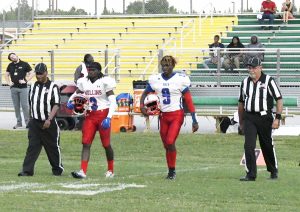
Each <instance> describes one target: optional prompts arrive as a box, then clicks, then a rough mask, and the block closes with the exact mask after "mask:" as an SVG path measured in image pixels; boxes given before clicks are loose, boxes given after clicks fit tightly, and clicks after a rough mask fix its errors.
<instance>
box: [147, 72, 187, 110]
mask: <svg viewBox="0 0 300 212" xmlns="http://www.w3.org/2000/svg"><path fill="white" fill-rule="evenodd" d="M190 84H191V81H190V78H189V77H188V76H187V75H186V74H184V73H174V75H173V76H172V77H171V78H169V79H166V78H165V77H163V75H162V74H157V75H153V76H150V78H149V86H150V87H151V89H152V90H151V89H150V90H149V89H148V91H152V92H156V94H157V96H158V97H159V100H160V106H161V111H162V112H171V111H176V110H180V109H183V106H182V92H183V91H185V90H186V89H188V88H189V87H190Z"/></svg>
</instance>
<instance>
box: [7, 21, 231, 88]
mask: <svg viewBox="0 0 300 212" xmlns="http://www.w3.org/2000/svg"><path fill="white" fill-rule="evenodd" d="M233 19H234V18H233V17H226V18H222V17H216V18H214V20H213V22H212V20H211V19H209V18H207V19H201V20H200V22H199V18H198V17H188V16H187V17H171V18H170V17H164V18H113V19H112V18H101V19H53V20H48V19H44V20H42V19H41V20H35V21H34V25H33V27H32V28H28V30H27V31H26V32H22V33H21V34H20V35H19V36H18V38H17V39H15V40H13V41H12V43H11V45H9V46H7V47H6V49H5V50H6V51H4V52H3V56H4V58H5V56H6V55H7V54H8V53H9V52H17V54H18V55H20V58H21V59H23V60H25V61H28V62H29V63H30V64H31V65H32V66H34V65H35V64H36V63H38V62H41V61H42V62H44V63H46V64H47V65H48V66H49V67H51V58H54V63H53V65H54V67H52V71H53V73H52V74H53V76H55V80H59V81H61V80H69V81H72V80H73V73H74V70H75V68H76V67H77V66H78V65H79V64H80V62H81V61H82V59H83V55H84V54H85V53H92V54H93V55H94V56H95V58H96V60H97V61H100V62H101V64H102V65H103V66H104V62H105V61H104V55H105V54H106V53H108V58H109V60H111V63H110V64H109V65H108V67H107V73H108V74H112V76H117V78H116V79H117V81H118V86H117V90H118V91H117V92H121V91H122V92H131V91H132V85H131V84H132V83H131V82H132V81H133V80H137V79H142V78H143V77H144V78H145V79H147V78H148V76H149V74H152V73H155V72H157V68H158V64H157V58H158V57H157V54H158V49H164V50H169V51H166V53H165V54H167V53H170V54H173V55H175V56H176V57H177V58H179V61H178V62H179V63H178V66H177V69H179V70H182V69H184V70H186V69H188V68H189V67H188V66H189V64H190V63H189V62H190V61H193V60H194V57H195V53H194V52H192V51H191V52H190V53H188V54H186V53H183V54H184V56H183V54H181V53H180V52H178V51H177V52H175V49H178V48H181V47H183V48H201V47H202V48H203V47H205V48H206V47H207V43H211V42H212V40H213V35H214V33H215V32H216V31H220V30H221V26H224V25H228V24H229V23H230V22H231V21H232V20H233ZM199 25H201V28H200V27H199ZM200 31H201V32H200ZM116 50H118V51H119V55H120V64H119V67H117V68H118V69H115V60H114V56H115V53H116ZM51 51H52V54H50V53H51ZM174 52H175V53H174ZM7 64H8V61H3V64H2V66H3V67H6V66H7ZM193 66H194V67H196V65H193ZM115 70H116V71H117V73H116V75H114V74H115Z"/></svg>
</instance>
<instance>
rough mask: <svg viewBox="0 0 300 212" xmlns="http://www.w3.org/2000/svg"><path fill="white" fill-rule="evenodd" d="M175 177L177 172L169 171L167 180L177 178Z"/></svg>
mask: <svg viewBox="0 0 300 212" xmlns="http://www.w3.org/2000/svg"><path fill="white" fill-rule="evenodd" d="M175 178H176V172H175V171H173V172H169V173H168V175H167V177H166V179H167V180H175Z"/></svg>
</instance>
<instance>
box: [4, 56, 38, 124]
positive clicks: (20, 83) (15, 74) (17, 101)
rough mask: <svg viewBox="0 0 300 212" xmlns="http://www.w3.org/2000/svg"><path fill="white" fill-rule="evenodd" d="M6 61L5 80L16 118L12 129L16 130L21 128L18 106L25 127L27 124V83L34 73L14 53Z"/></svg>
mask: <svg viewBox="0 0 300 212" xmlns="http://www.w3.org/2000/svg"><path fill="white" fill-rule="evenodd" d="M8 59H9V60H10V61H11V63H10V64H9V65H8V66H7V69H6V75H5V80H6V83H7V84H8V85H9V86H10V92H11V98H12V101H13V104H14V109H15V115H16V118H17V124H16V125H15V126H14V127H13V128H14V129H17V128H19V127H22V117H21V110H20V109H21V108H20V105H21V107H22V111H23V115H24V120H25V124H26V127H27V125H28V122H29V109H28V99H27V97H28V96H27V95H28V88H27V82H28V81H29V80H31V79H32V77H33V76H34V73H33V71H32V69H31V67H30V65H29V64H28V63H26V62H24V61H22V60H20V58H19V57H18V56H17V55H16V54H15V53H10V54H9V55H8Z"/></svg>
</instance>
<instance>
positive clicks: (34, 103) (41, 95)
mask: <svg viewBox="0 0 300 212" xmlns="http://www.w3.org/2000/svg"><path fill="white" fill-rule="evenodd" d="M35 73H36V79H37V81H36V82H35V83H34V84H32V85H31V87H30V90H29V107H30V117H31V118H30V121H29V124H28V126H29V130H28V139H29V144H28V148H27V152H26V156H25V159H24V162H23V168H22V171H21V172H20V173H19V174H18V176H32V175H33V174H34V165H35V162H36V160H37V159H38V157H39V154H40V152H41V150H42V146H44V148H45V151H46V153H47V156H48V160H49V162H50V164H51V166H52V173H53V175H57V176H58V175H61V174H62V172H63V170H64V168H63V165H62V160H61V152H60V146H59V143H60V132H59V127H58V124H57V122H56V120H55V115H56V113H57V111H58V109H59V105H60V93H59V89H58V86H57V85H56V84H54V83H53V82H52V81H50V80H49V78H48V77H47V75H48V72H47V66H46V65H45V64H44V63H39V64H37V65H36V66H35Z"/></svg>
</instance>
